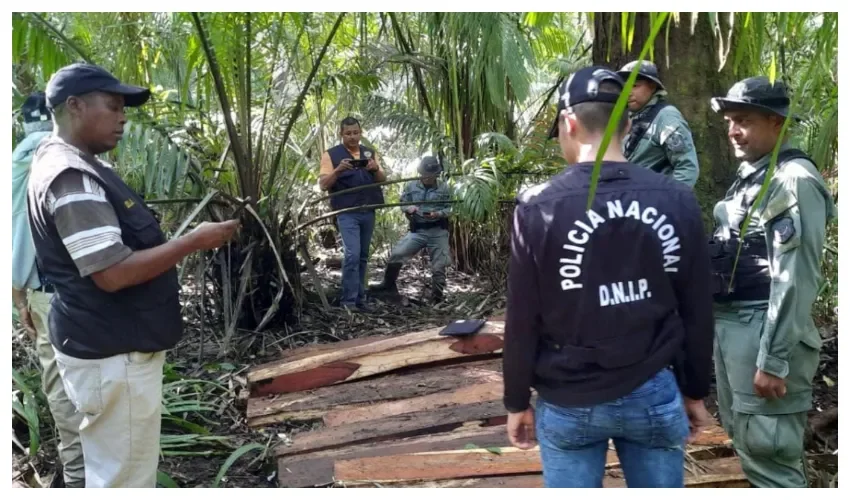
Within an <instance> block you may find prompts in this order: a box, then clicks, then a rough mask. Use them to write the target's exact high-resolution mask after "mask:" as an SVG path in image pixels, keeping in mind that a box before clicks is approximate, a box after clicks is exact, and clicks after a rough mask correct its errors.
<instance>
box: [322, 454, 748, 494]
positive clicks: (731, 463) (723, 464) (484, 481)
mask: <svg viewBox="0 0 850 500" xmlns="http://www.w3.org/2000/svg"><path fill="white" fill-rule="evenodd" d="M700 464H701V465H702V466H703V467H704V468H705V469H706V472H703V473H699V474H696V475H695V474H693V473H691V472H689V471H685V487H686V488H747V487H749V483H748V482H747V480H746V477H745V476H744V474H743V471H742V470H741V464H740V462H739V460H738V459H737V458H718V459H715V460H704V461H701V462H700ZM339 482H340V483H341V484H344V485H345V486H346V487H348V488H369V487H374V486H376V485H379V484H387V482H386V481H339ZM390 484H391V486H392V487H393V488H542V487H543V476H542V475H541V474H518V475H512V476H488V477H471V478H459V479H441V480H436V481H397V482H391V483H390ZM602 485H603V487H605V488H625V487H626V481H625V478H624V477H623V471H622V470H621V469H614V470H610V471H608V473H607V474H606V476H605V477H604V478H603V480H602Z"/></svg>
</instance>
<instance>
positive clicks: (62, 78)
mask: <svg viewBox="0 0 850 500" xmlns="http://www.w3.org/2000/svg"><path fill="white" fill-rule="evenodd" d="M97 91H100V92H106V93H109V94H119V95H123V96H124V106H128V107H137V106H141V105H142V104H144V103H146V102H148V99H150V97H151V91H150V89H146V88H142V87H136V86H134V85H126V84H123V83H121V82H120V81H119V80H118V79H117V78H115V77H114V76H113V75H112V73H110V72H108V71H106V70H105V69H103V68H101V67H100V66H95V65H94V64H86V63H75V64H71V65H70V66H65V67H64V68H62V69H60V70H59V71H57V72H56V73H55V74H54V75H53V76H52V77H51V78H50V81H49V82H47V88H46V89H45V94H46V95H47V104H48V106H50V108H51V109H55V108H56V106H59V105H60V104H63V103H64V102H65V101H66V100H67V99H68V98H69V97H71V96H81V95H84V94H88V93H90V92H97Z"/></svg>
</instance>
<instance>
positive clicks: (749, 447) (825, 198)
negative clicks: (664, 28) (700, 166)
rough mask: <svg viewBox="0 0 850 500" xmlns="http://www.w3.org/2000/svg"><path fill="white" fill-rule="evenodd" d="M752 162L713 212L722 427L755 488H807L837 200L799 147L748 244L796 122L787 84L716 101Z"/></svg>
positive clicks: (756, 84)
mask: <svg viewBox="0 0 850 500" xmlns="http://www.w3.org/2000/svg"><path fill="white" fill-rule="evenodd" d="M711 102H712V108H713V109H714V110H715V111H716V112H721V113H723V115H724V117H725V119H726V122H727V124H728V135H729V139H730V141H731V143H732V146H733V148H734V150H735V156H736V157H737V158H740V159H741V160H742V163H741V165H740V167H739V168H738V174H737V178H736V179H735V182H734V183H733V184H732V187H731V188H730V189H729V191H728V192H727V193H726V197H725V198H724V199H723V200H722V201H721V202H719V203H718V204H717V205H716V206H715V208H714V218H715V223H716V229H715V232H714V238H713V239H712V242H711V243H712V245H711V246H712V249H713V251H712V254H713V257H712V260H713V262H712V267H713V268H714V273H715V280H716V286H715V296H714V297H715V320H716V324H715V328H716V336H715V345H714V351H715V352H714V354H715V369H716V375H717V397H718V406H719V410H720V417H721V421H722V423H723V426H724V428H725V429H726V431H727V433H728V434H729V436H730V437H732V439H733V442H734V446H735V450H736V451H737V453H738V456H739V457H740V459H741V464H742V466H743V469H744V473H745V474H746V475H747V479H748V480H749V481H750V483H752V484H753V485H754V486H757V487H806V486H807V481H806V472H805V467H806V466H805V459H804V457H805V454H804V448H803V432H804V429H805V427H806V423H807V418H806V414H807V411H808V410H809V409H810V408H811V405H812V380H813V378H814V376H815V373H816V371H817V367H818V361H819V353H820V347H821V338H820V335H819V333H818V330H817V329H816V328H815V325H814V322H813V321H812V317H811V309H812V304H813V303H814V301H815V299H816V297H817V294H818V290H819V286H820V283H821V271H820V270H821V266H820V264H821V255H822V250H823V244H824V236H825V232H826V224H827V221H828V220H829V218H830V217H832V216H834V215H835V209H834V204H833V201H832V197H831V196H830V194H829V191H828V190H827V187H826V185H825V184H824V181H823V178H821V175H820V174H819V173H818V170H817V167H816V166H815V165H814V163H813V162H812V161H811V160H810V159H809V158H808V157H806V155H805V154H804V153H803V152H802V151H799V150H796V149H793V148H791V147H790V146H789V145H788V144H786V143H784V142H783V143H782V144H781V145H780V150H779V151H780V153H779V157H778V160H777V164H776V169H775V171H774V175H773V178H772V179H771V180H770V183H769V185H768V188H767V191H766V194H765V196H764V199H763V200H762V201H761V202H760V203H759V204H758V206H757V207H756V209H755V211H754V214H753V217H752V220H751V221H750V224H749V226H748V227H747V228H746V232H745V236H744V237H743V247H742V249H741V253H740V257H739V258H738V262H737V267H735V268H734V274H733V273H732V271H733V265H734V261H735V258H736V253H737V250H738V245H739V243H740V241H741V234H740V231H741V226H742V223H743V221H744V219H745V218H746V216H747V213H748V212H749V211H750V209H751V207H752V206H753V205H755V200H756V197H757V196H758V193H759V190H760V189H761V187H762V185H763V184H764V181H765V175H766V171H767V169H768V166H769V163H770V159H771V156H772V151H773V148H774V147H775V145H776V143H777V141H778V140H779V132H780V130H781V128H782V124H783V122H784V120H785V118H786V117H787V116H788V114H789V100H788V96H787V93H786V90H785V86H784V85H783V84H782V83H781V82H778V81H777V82H776V83H775V84H773V85H771V83H770V81H769V80H768V79H767V78H765V77H755V78H747V79H746V80H743V81H741V82H738V83H737V84H735V86H733V87H732V89H731V90H729V92H728V94H727V96H726V97H725V98H714V99H712V101H711Z"/></svg>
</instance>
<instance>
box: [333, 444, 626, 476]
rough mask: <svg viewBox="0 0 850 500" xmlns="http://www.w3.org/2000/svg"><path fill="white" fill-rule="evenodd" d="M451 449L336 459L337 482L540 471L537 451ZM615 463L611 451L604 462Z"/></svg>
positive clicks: (615, 457)
mask: <svg viewBox="0 0 850 500" xmlns="http://www.w3.org/2000/svg"><path fill="white" fill-rule="evenodd" d="M493 450H494V451H498V453H493V452H491V451H488V450H486V449H473V450H452V451H443V452H428V453H411V454H405V455H390V456H381V457H371V458H357V459H351V460H337V462H336V465H335V466H334V477H335V478H336V480H337V481H368V480H371V481H426V480H434V479H452V478H458V477H463V478H465V477H478V476H501V475H506V474H525V473H530V472H538V473H539V472H542V470H543V469H542V465H541V462H540V450H539V449H538V448H532V449H530V450H520V449H517V448H510V447H505V448H498V449H496V448H493ZM616 460H617V454H616V452H614V451H613V450H610V451H609V452H608V457H607V463H613V462H616Z"/></svg>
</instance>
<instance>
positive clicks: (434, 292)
mask: <svg viewBox="0 0 850 500" xmlns="http://www.w3.org/2000/svg"><path fill="white" fill-rule="evenodd" d="M431 300H432V301H433V302H434V303H435V304H439V303H440V302H442V301H443V287H442V286H440V285H438V284H436V283H432V284H431Z"/></svg>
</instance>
